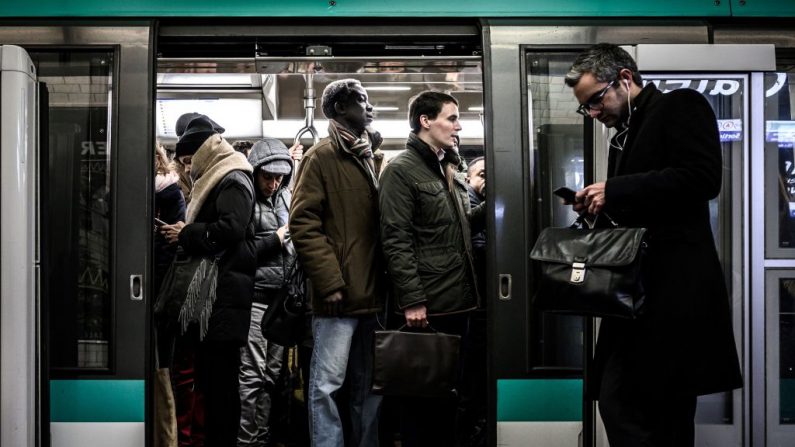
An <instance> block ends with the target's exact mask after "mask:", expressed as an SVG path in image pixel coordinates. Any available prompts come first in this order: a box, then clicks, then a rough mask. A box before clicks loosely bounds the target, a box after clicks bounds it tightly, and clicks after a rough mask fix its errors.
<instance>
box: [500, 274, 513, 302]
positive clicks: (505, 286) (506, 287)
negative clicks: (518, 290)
mask: <svg viewBox="0 0 795 447" xmlns="http://www.w3.org/2000/svg"><path fill="white" fill-rule="evenodd" d="M498 283H499V288H500V290H499V291H498V292H497V295H498V296H499V298H500V300H502V301H508V300H510V299H511V275H509V274H507V273H500V276H499V281H498Z"/></svg>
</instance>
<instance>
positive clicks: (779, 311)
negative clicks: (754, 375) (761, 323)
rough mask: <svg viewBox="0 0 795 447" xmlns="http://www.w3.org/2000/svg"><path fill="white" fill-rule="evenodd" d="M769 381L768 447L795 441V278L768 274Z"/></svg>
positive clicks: (778, 272)
mask: <svg viewBox="0 0 795 447" xmlns="http://www.w3.org/2000/svg"><path fill="white" fill-rule="evenodd" d="M765 296H766V301H767V307H766V315H765V323H766V324H765V337H766V341H765V344H766V345H767V349H766V352H767V355H766V356H765V368H764V370H765V371H766V373H765V381H766V387H767V390H766V393H767V395H766V399H765V400H766V406H767V408H766V412H767V415H768V417H767V422H766V423H767V443H768V445H789V444H792V439H795V275H793V271H792V270H789V269H787V270H785V269H768V270H766V271H765Z"/></svg>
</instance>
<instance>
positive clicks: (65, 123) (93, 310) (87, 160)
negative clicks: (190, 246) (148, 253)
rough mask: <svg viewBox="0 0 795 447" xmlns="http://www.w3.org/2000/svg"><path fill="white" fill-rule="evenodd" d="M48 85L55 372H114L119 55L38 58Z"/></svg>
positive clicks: (39, 54)
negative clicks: (113, 124) (113, 144)
mask: <svg viewBox="0 0 795 447" xmlns="http://www.w3.org/2000/svg"><path fill="white" fill-rule="evenodd" d="M31 58H32V59H33V61H34V63H35V64H36V66H37V70H38V73H39V80H40V81H41V82H44V83H46V84H47V91H48V93H49V112H48V115H47V120H48V126H49V129H48V130H49V132H48V143H49V147H48V148H46V149H44V148H43V149H42V151H44V150H46V151H47V153H46V154H44V155H43V157H42V158H43V159H46V160H47V161H48V168H47V173H46V174H44V175H46V176H47V179H46V184H48V190H47V192H46V194H47V196H48V203H47V204H46V206H47V207H48V210H47V212H48V216H49V221H48V222H43V223H42V228H43V230H44V231H47V232H48V237H49V240H50V242H51V245H50V250H51V253H50V256H51V258H52V259H53V260H55V263H56V265H55V266H54V268H53V269H52V273H51V275H52V277H51V281H50V296H49V297H47V298H46V299H48V310H49V325H50V327H49V343H50V349H49V352H50V358H49V362H50V367H51V368H52V369H53V370H56V371H57V370H63V369H75V368H80V369H106V368H108V366H109V355H110V353H109V350H108V347H109V346H111V338H112V333H113V324H112V314H113V312H112V304H111V289H110V277H111V276H110V275H111V272H110V254H111V253H110V251H111V197H112V196H111V189H110V187H111V182H110V180H111V164H110V127H109V122H110V121H109V118H108V117H109V114H110V107H111V93H112V87H113V76H112V66H113V53H112V52H98V51H78V50H75V51H61V52H53V51H35V50H34V51H31Z"/></svg>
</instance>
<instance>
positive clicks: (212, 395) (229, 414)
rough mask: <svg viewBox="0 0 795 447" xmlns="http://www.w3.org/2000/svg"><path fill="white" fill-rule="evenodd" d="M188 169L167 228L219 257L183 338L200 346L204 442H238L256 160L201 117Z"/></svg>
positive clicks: (194, 126)
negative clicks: (180, 203)
mask: <svg viewBox="0 0 795 447" xmlns="http://www.w3.org/2000/svg"><path fill="white" fill-rule="evenodd" d="M176 152H177V154H176V155H177V158H178V159H179V161H180V162H181V163H182V164H183V165H186V166H188V165H189V166H190V173H191V178H192V179H193V190H192V192H191V196H192V198H191V202H190V204H189V205H188V209H187V218H186V219H185V220H186V222H185V223H183V222H178V223H176V224H174V225H165V226H163V227H162V232H163V234H164V235H165V236H166V238H167V239H168V240H169V241H170V242H173V243H178V244H179V245H180V246H182V248H183V249H184V250H185V251H186V252H187V253H189V254H191V255H199V256H215V257H216V259H217V266H218V267H217V268H218V273H217V275H218V276H217V283H216V284H217V285H216V289H215V293H214V294H213V293H212V292H211V293H210V298H208V299H206V300H205V301H202V302H194V303H189V302H188V301H186V306H189V307H190V308H189V309H187V311H186V308H185V307H184V306H183V311H185V312H186V313H187V314H188V315H190V316H191V319H190V320H189V321H187V322H183V324H184V325H186V326H187V329H186V330H185V332H184V334H183V337H184V338H186V340H187V341H189V343H191V344H192V346H193V347H194V349H195V356H196V357H195V361H196V363H195V374H196V386H197V387H198V389H199V391H200V392H201V393H202V394H203V396H204V399H205V402H204V403H205V415H204V416H205V431H206V440H205V445H207V446H213V447H227V446H228V447H233V446H235V444H236V440H237V432H238V428H239V425H240V395H239V393H238V372H239V368H240V347H241V346H242V345H243V344H244V343H245V342H246V339H247V337H248V328H249V319H250V311H251V297H252V294H253V288H254V270H255V268H256V258H255V254H254V232H253V229H252V227H251V224H252V220H251V219H252V215H253V207H254V185H253V181H252V177H251V171H252V169H251V165H250V164H249V163H248V161H246V159H245V157H244V156H243V155H242V154H240V153H238V152H236V151H235V150H234V149H232V146H230V145H229V143H227V142H226V140H224V139H223V138H222V137H221V135H220V134H218V132H217V131H216V130H215V129H214V127H213V123H212V120H210V119H209V118H208V117H206V116H204V115H202V116H199V117H196V118H194V119H193V120H191V121H190V122H189V123H188V125H187V128H186V130H185V133H184V134H183V135H182V137H180V139H179V141H178V142H177V147H176Z"/></svg>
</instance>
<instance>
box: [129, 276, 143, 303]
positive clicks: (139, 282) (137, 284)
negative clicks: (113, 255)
mask: <svg viewBox="0 0 795 447" xmlns="http://www.w3.org/2000/svg"><path fill="white" fill-rule="evenodd" d="M143 283H144V281H143V275H130V299H131V300H132V301H141V300H143V299H144V287H143Z"/></svg>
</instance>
